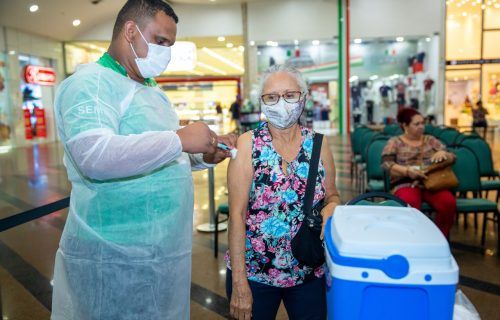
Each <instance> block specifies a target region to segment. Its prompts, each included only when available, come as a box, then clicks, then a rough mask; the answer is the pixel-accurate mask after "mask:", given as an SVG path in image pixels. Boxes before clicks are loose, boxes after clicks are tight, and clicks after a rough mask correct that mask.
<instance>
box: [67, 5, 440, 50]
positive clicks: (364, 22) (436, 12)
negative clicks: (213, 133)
mask: <svg viewBox="0 0 500 320" xmlns="http://www.w3.org/2000/svg"><path fill="white" fill-rule="evenodd" d="M173 8H174V10H175V11H176V13H177V15H178V16H179V19H180V22H179V25H178V37H202V36H219V35H239V34H242V26H241V23H242V22H241V21H242V19H241V6H240V4H230V5H192V4H174V5H173ZM442 10H443V8H442V5H441V1H439V0H352V1H351V37H352V38H357V37H365V38H366V37H369V38H372V37H396V36H400V35H402V36H422V35H431V34H433V33H434V32H439V31H440V30H441V24H442V23H443V21H442V17H441V16H442ZM337 12H338V9H337V1H321V0H288V1H259V2H250V3H248V24H249V28H248V39H249V40H253V41H258V42H259V41H267V40H274V41H280V40H288V41H289V40H293V39H299V40H312V39H329V38H332V37H334V36H337V35H338V23H337ZM114 20H115V17H114V16H113V17H110V18H109V19H107V20H106V22H104V23H102V24H99V25H96V26H95V27H94V28H93V29H90V30H88V31H86V32H84V33H82V34H79V35H78V36H77V37H76V38H75V39H73V40H109V39H111V33H112V29H113V24H114Z"/></svg>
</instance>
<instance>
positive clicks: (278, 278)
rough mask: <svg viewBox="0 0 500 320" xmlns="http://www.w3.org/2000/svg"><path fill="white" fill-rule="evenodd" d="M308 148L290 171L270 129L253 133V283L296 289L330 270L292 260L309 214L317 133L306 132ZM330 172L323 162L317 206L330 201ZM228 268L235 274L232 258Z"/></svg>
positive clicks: (249, 231)
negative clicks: (326, 199) (309, 184)
mask: <svg viewBox="0 0 500 320" xmlns="http://www.w3.org/2000/svg"><path fill="white" fill-rule="evenodd" d="M301 133H302V146H301V149H300V151H299V153H298V155H297V158H296V159H294V160H293V161H292V162H291V163H290V164H289V165H288V168H287V172H288V175H286V174H285V173H284V172H283V170H282V166H281V164H282V159H281V156H280V155H279V154H278V153H277V152H276V151H275V149H274V148H273V145H272V137H271V135H270V133H269V129H268V127H267V123H263V124H261V125H260V126H259V127H258V128H257V129H256V130H254V132H253V138H252V165H253V169H254V176H253V183H252V186H251V189H250V198H249V203H248V210H247V213H246V250H245V263H246V269H247V277H248V279H249V280H252V281H257V282H260V283H263V284H267V285H272V286H276V287H292V286H295V285H299V284H301V283H304V282H305V281H308V280H310V279H314V277H318V278H319V277H322V276H323V274H324V267H323V266H321V267H318V268H316V269H314V270H313V268H311V267H308V266H305V265H302V264H300V263H299V262H298V261H297V260H296V259H295V258H294V257H293V254H292V249H291V240H292V238H293V237H294V236H295V234H296V233H297V232H298V230H299V228H300V226H301V224H302V220H303V219H304V213H303V212H302V203H303V198H304V194H305V191H306V184H307V176H308V174H309V160H310V158H311V154H312V147H313V137H314V132H313V131H312V130H310V129H307V128H304V127H301ZM324 184H325V169H324V166H323V163H322V161H321V160H320V163H319V166H318V178H317V180H316V188H315V196H314V202H315V203H317V202H319V201H320V200H322V199H323V198H324V197H325V187H324ZM226 262H227V266H228V268H230V261H229V254H226Z"/></svg>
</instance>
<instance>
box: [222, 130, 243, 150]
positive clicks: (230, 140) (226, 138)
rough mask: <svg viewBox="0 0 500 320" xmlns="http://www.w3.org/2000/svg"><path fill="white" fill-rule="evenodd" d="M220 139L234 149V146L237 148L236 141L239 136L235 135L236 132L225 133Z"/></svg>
mask: <svg viewBox="0 0 500 320" xmlns="http://www.w3.org/2000/svg"><path fill="white" fill-rule="evenodd" d="M218 141H219V142H220V143H223V144H225V145H226V146H228V147H229V148H231V149H233V148H236V142H237V141H238V136H237V135H235V134H234V133H230V134H225V135H221V136H219V137H218Z"/></svg>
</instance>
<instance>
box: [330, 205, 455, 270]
mask: <svg viewBox="0 0 500 320" xmlns="http://www.w3.org/2000/svg"><path fill="white" fill-rule="evenodd" d="M331 222H332V223H331V228H330V232H328V231H325V237H330V239H326V240H327V241H326V243H327V245H328V244H329V243H333V245H334V246H335V247H336V251H337V252H338V254H339V255H340V256H343V257H353V258H356V257H359V258H372V259H384V258H387V257H389V256H393V255H401V256H403V257H405V258H406V259H408V260H410V261H409V262H410V265H411V260H412V259H420V258H422V259H449V258H450V256H451V253H450V249H449V246H448V242H447V241H446V239H445V237H444V236H443V234H442V233H441V231H440V230H439V229H438V228H437V227H436V226H435V224H434V223H433V222H432V221H431V220H430V219H429V218H428V217H427V216H425V215H424V214H423V213H421V212H420V211H418V210H416V209H414V208H409V207H385V206H358V205H353V206H337V207H336V209H335V213H334V214H333V217H332V221H331Z"/></svg>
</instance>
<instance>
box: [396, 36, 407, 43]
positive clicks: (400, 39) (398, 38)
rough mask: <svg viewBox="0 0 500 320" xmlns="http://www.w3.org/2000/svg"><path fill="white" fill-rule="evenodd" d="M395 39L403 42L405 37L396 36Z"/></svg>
mask: <svg viewBox="0 0 500 320" xmlns="http://www.w3.org/2000/svg"><path fill="white" fill-rule="evenodd" d="M396 41H397V42H403V41H405V38H403V37H397V38H396Z"/></svg>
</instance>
